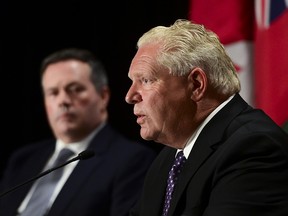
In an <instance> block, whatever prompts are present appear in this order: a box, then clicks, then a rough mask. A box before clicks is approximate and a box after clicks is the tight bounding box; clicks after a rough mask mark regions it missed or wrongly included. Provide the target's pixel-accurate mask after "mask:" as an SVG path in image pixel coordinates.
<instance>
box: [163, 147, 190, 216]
mask: <svg viewBox="0 0 288 216" xmlns="http://www.w3.org/2000/svg"><path fill="white" fill-rule="evenodd" d="M185 161H186V158H185V156H184V154H183V151H179V152H178V154H177V156H176V158H175V161H174V163H173V165H172V168H171V170H170V172H169V176H168V180H167V188H166V196H165V202H164V208H163V213H162V216H166V215H167V214H168V210H169V207H170V203H171V199H172V193H173V190H174V188H175V185H176V182H177V179H178V175H179V173H180V171H181V168H182V167H183V165H184V163H185Z"/></svg>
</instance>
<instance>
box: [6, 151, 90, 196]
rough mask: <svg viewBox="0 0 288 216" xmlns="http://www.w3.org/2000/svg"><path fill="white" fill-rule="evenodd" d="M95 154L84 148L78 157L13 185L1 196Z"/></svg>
mask: <svg viewBox="0 0 288 216" xmlns="http://www.w3.org/2000/svg"><path fill="white" fill-rule="evenodd" d="M94 155H95V152H94V151H93V150H84V151H82V152H80V153H79V154H78V155H77V156H76V157H74V158H71V159H70V160H68V161H66V162H65V163H63V164H60V165H58V166H56V167H52V168H50V169H48V170H46V171H44V172H42V173H40V174H38V175H37V176H34V177H33V178H30V179H28V180H27V181H25V182H23V183H21V184H19V185H16V186H15V187H13V188H11V189H9V190H7V191H5V192H3V193H1V194H0V198H1V197H3V196H5V195H6V194H8V193H10V192H12V191H14V190H16V189H18V188H19V187H21V186H23V185H26V184H28V183H30V182H32V181H34V180H36V179H38V178H41V177H42V176H44V175H47V174H48V173H50V172H52V171H54V170H56V169H59V168H61V167H63V166H65V165H67V164H69V163H71V162H73V161H77V160H86V159H89V158H91V157H93V156H94Z"/></svg>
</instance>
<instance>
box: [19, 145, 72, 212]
mask: <svg viewBox="0 0 288 216" xmlns="http://www.w3.org/2000/svg"><path fill="white" fill-rule="evenodd" d="M72 155H73V152H72V151H71V150H69V149H67V148H64V149H62V150H61V151H60V153H59V155H58V157H57V158H56V160H55V162H54V163H53V165H52V166H51V167H56V166H59V165H61V164H63V163H64V162H66V161H67V159H68V158H69V157H71V156H72ZM62 172H63V169H62V168H60V169H57V170H54V171H53V172H51V173H50V174H48V175H47V176H44V177H42V178H41V179H39V180H38V184H37V186H36V188H35V190H34V193H33V194H32V196H31V198H30V200H29V202H28V204H27V207H26V208H25V210H24V211H23V212H22V214H21V216H42V215H45V213H46V211H47V208H48V204H49V200H50V198H51V195H52V193H53V191H54V189H55V186H56V185H57V183H58V181H59V180H60V178H61V176H62Z"/></svg>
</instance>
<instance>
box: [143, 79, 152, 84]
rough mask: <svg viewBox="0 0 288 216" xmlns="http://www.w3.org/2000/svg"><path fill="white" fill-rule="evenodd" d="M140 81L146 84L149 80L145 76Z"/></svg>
mask: <svg viewBox="0 0 288 216" xmlns="http://www.w3.org/2000/svg"><path fill="white" fill-rule="evenodd" d="M142 82H143V83H145V84H146V83H149V82H150V80H149V79H146V78H143V79H142Z"/></svg>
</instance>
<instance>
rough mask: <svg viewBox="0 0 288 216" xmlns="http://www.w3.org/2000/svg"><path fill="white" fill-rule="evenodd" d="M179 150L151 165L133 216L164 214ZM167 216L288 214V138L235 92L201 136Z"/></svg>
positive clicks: (167, 152)
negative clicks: (166, 189)
mask: <svg viewBox="0 0 288 216" xmlns="http://www.w3.org/2000/svg"><path fill="white" fill-rule="evenodd" d="M175 153H176V150H175V149H172V148H169V147H165V148H164V149H163V150H162V151H161V152H160V153H159V155H158V157H157V158H156V159H155V160H154V162H153V164H152V166H151V167H150V169H149V171H148V173H147V175H146V180H145V182H144V189H143V194H142V198H141V202H140V203H139V205H138V206H137V207H138V208H135V209H134V210H133V212H131V215H141V216H160V215H161V213H162V208H163V201H164V193H165V188H166V179H167V176H168V172H169V169H170V167H171V164H172V163H173V160H174V157H175ZM168 215H169V216H172V215H173V216H180V215H181V216H200V215H201V216H288V138H287V134H286V133H285V132H283V131H282V129H281V128H279V127H278V126H277V125H276V124H275V123H273V122H272V121H271V119H270V118H269V117H267V115H265V114H264V113H263V112H262V111H260V110H256V109H252V108H251V107H250V106H248V105H247V104H246V102H245V101H244V100H243V99H242V98H241V97H240V96H239V95H238V94H237V95H236V96H235V97H234V98H233V99H232V100H231V101H230V102H229V103H228V104H227V105H226V106H225V107H224V108H223V109H222V110H220V112H218V113H217V114H216V115H215V116H214V117H213V118H212V119H211V121H210V122H209V123H208V124H207V125H206V126H205V127H204V129H203V130H202V132H201V133H200V135H199V137H198V139H197V140H196V142H195V145H194V147H193V149H192V151H191V153H190V155H189V158H188V160H187V161H186V163H185V164H184V167H183V169H182V171H181V173H180V176H179V179H178V182H177V185H176V187H175V190H174V194H173V198H172V201H171V207H170V211H169V214H168Z"/></svg>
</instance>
